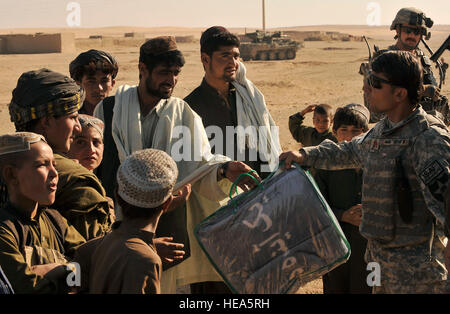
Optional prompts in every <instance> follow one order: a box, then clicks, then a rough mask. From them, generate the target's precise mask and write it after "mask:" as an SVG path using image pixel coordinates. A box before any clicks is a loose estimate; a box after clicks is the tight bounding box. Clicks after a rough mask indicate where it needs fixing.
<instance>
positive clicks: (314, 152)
mask: <svg viewBox="0 0 450 314" xmlns="http://www.w3.org/2000/svg"><path fill="white" fill-rule="evenodd" d="M363 140H364V134H363V135H361V136H358V137H355V138H354V139H353V140H352V141H351V142H342V143H334V142H333V141H330V140H325V141H323V142H322V143H321V144H320V145H318V146H312V147H304V148H302V149H301V151H302V152H304V154H305V157H306V158H305V163H304V165H305V166H310V167H313V168H317V169H326V170H341V169H351V168H360V167H362V157H361V144H362V141H363Z"/></svg>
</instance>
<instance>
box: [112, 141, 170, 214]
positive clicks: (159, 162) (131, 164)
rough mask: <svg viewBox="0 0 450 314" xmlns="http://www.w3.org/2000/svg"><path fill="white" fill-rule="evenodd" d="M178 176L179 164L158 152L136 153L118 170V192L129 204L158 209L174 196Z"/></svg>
mask: <svg viewBox="0 0 450 314" xmlns="http://www.w3.org/2000/svg"><path fill="white" fill-rule="evenodd" d="M177 177H178V168H177V165H176V163H175V161H174V160H173V159H172V157H170V156H169V155H168V154H167V153H165V152H163V151H161V150H157V149H144V150H140V151H137V152H134V153H133V154H131V155H130V156H128V157H127V159H125V160H124V162H123V163H122V164H121V165H120V167H119V170H118V171H117V185H118V188H117V193H118V194H119V196H120V197H121V198H122V199H123V200H124V201H125V202H127V203H128V204H130V205H133V206H137V207H142V208H155V207H158V206H160V205H162V204H163V203H164V202H165V201H167V200H168V199H169V197H170V195H172V191H173V187H174V186H175V182H176V181H177Z"/></svg>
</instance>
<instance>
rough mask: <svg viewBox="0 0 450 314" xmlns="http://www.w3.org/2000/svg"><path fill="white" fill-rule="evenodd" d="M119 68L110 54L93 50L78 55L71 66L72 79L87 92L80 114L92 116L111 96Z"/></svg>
mask: <svg viewBox="0 0 450 314" xmlns="http://www.w3.org/2000/svg"><path fill="white" fill-rule="evenodd" d="M118 71H119V67H118V65H117V62H116V60H115V59H114V57H113V56H111V55H110V54H109V53H107V52H105V51H101V50H95V49H91V50H89V51H85V52H83V53H81V54H80V55H78V57H76V58H75V60H73V61H72V62H71V63H70V65H69V72H70V77H71V78H73V79H74V80H75V82H77V84H78V85H80V86H81V87H82V88H83V89H84V90H85V92H86V99H85V100H84V103H83V106H82V108H81V109H80V110H79V113H83V114H88V115H90V116H92V115H93V114H94V109H95V107H96V106H97V104H98V103H99V102H100V101H102V100H103V99H105V98H106V97H108V96H109V94H110V93H111V91H112V90H113V88H114V85H115V83H116V80H115V78H116V76H117V72H118Z"/></svg>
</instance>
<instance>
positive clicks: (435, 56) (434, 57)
mask: <svg viewBox="0 0 450 314" xmlns="http://www.w3.org/2000/svg"><path fill="white" fill-rule="evenodd" d="M421 41H422V43H423V45H424V46H425V48H427V50H428V52H429V53H430V54H431V57H430V60H431V61H433V62H434V63H436V67H437V68H438V69H439V78H440V82H439V89H441V87H442V83H444V84H445V74H446V71H447V68H448V64H447V63H444V64H442V62H441V61H440V60H439V58H440V57H441V55H442V54H443V53H444V51H445V50H446V49H449V50H450V35H449V36H448V37H447V39H446V40H445V41H444V43H443V44H442V45H441V47H439V49H438V50H436V52H433V50H431V48H430V46H428V44H427V43H426V42H425V41H424V40H423V38H422V39H421Z"/></svg>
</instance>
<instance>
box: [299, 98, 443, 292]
mask: <svg viewBox="0 0 450 314" xmlns="http://www.w3.org/2000/svg"><path fill="white" fill-rule="evenodd" d="M302 151H303V152H304V153H305V156H306V158H305V163H304V165H306V166H311V167H315V168H319V169H328V170H339V169H346V168H357V167H362V168H363V169H364V177H363V192H362V194H363V197H362V211H363V216H362V221H361V225H360V232H361V234H362V235H363V236H364V237H365V238H366V239H367V240H368V249H367V252H366V257H367V262H377V263H379V265H380V266H381V287H377V288H376V289H374V292H393V293H407V292H416V293H425V292H429V293H434V292H443V291H444V286H445V285H448V281H447V271H446V269H445V266H444V259H443V245H442V243H441V241H440V240H441V238H440V237H439V236H438V234H439V232H440V231H441V230H442V226H443V224H444V221H445V214H444V199H443V194H444V192H445V189H446V187H447V186H448V178H449V175H450V167H449V164H450V134H449V132H448V129H447V128H446V127H445V126H444V125H443V124H442V121H440V120H438V119H436V118H435V117H433V116H432V115H429V114H427V113H426V112H425V111H424V110H423V109H422V108H421V107H420V106H419V108H418V109H416V110H415V111H414V112H413V113H412V114H411V115H410V116H409V117H408V118H406V119H405V120H403V121H401V122H400V123H398V124H396V125H391V123H390V122H389V120H388V119H387V118H385V119H383V120H382V121H380V122H379V123H378V124H377V125H376V126H375V127H374V128H373V129H372V130H370V131H369V132H368V133H366V134H364V135H361V136H359V137H356V138H355V139H354V140H352V141H351V142H343V143H340V144H335V143H333V142H331V141H328V140H326V141H324V142H323V143H322V144H321V145H320V146H316V147H306V148H303V149H302ZM399 164H400V165H401V168H402V169H403V171H402V174H403V175H404V176H405V177H406V178H407V181H408V183H409V186H410V188H409V191H410V193H411V197H410V200H411V204H412V208H408V209H409V210H408V213H409V214H410V215H411V216H410V218H411V219H410V222H409V223H407V222H405V221H404V219H403V218H402V217H404V216H403V214H402V212H403V213H404V208H403V210H402V211H400V206H399V201H400V197H398V196H397V195H398V194H397V192H398V189H397V187H398V185H399V184H398V179H399V178H400V173H399V171H398V169H399V168H398V166H399ZM402 207H403V206H402ZM446 288H448V287H446Z"/></svg>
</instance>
